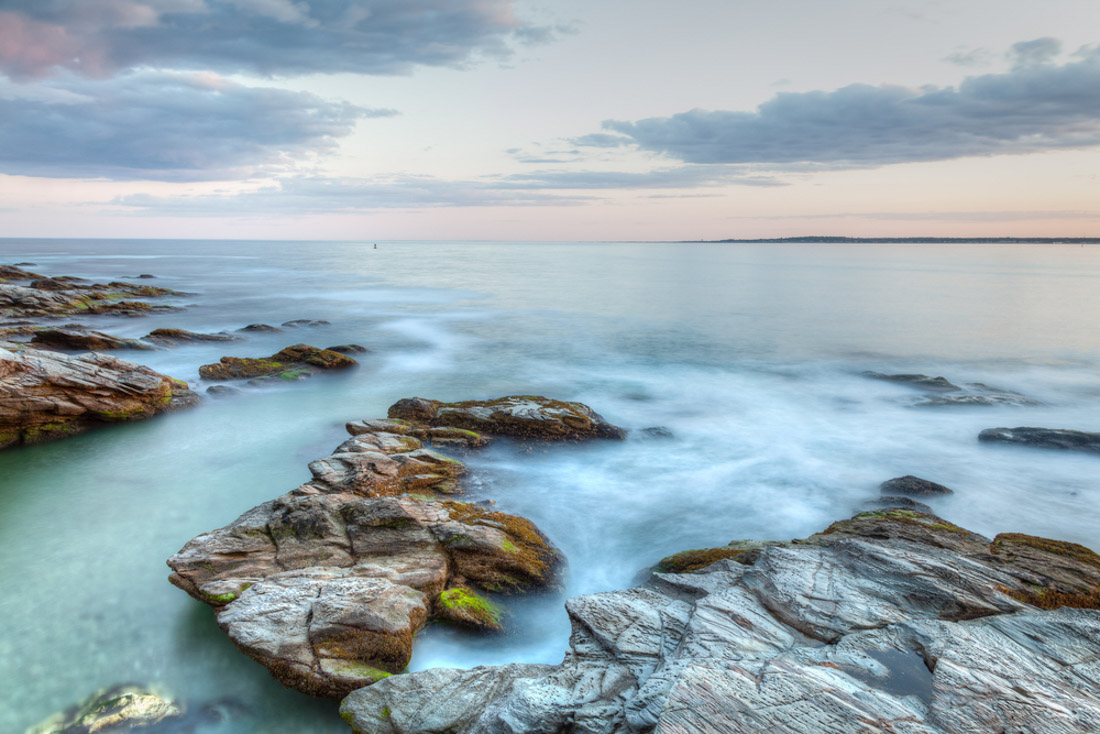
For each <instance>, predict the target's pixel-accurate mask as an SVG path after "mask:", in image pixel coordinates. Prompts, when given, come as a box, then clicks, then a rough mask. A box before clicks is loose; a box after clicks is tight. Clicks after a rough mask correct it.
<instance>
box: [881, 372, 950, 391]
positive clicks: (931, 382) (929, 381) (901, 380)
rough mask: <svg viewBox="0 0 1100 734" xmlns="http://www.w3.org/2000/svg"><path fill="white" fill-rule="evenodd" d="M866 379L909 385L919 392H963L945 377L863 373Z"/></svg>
mask: <svg viewBox="0 0 1100 734" xmlns="http://www.w3.org/2000/svg"><path fill="white" fill-rule="evenodd" d="M862 374H863V376H864V377H870V378H872V379H875V380H886V381H887V382H896V383H898V384H899V385H908V386H909V387H915V388H917V389H918V390H928V391H930V392H956V391H959V390H962V388H961V387H959V386H958V385H953V384H952V383H950V382H948V381H947V378H945V377H929V376H928V375H919V374H916V375H887V374H883V373H882V372H871V371H867V372H863V373H862Z"/></svg>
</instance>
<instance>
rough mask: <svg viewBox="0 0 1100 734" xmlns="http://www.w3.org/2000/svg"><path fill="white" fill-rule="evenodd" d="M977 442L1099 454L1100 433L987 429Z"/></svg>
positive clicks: (1019, 428)
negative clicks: (997, 442)
mask: <svg viewBox="0 0 1100 734" xmlns="http://www.w3.org/2000/svg"><path fill="white" fill-rule="evenodd" d="M978 440H979V441H999V442H1001V443H1011V444H1018V445H1021V446H1038V447H1041V448H1047V449H1066V450H1070V449H1072V450H1076V451H1091V452H1094V453H1095V452H1100V433H1087V432H1085V431H1071V430H1067V429H1064V428H1031V427H1026V426H1024V427H1018V428H987V429H985V430H984V431H982V432H981V433H979V434H978Z"/></svg>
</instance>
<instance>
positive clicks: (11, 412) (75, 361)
mask: <svg viewBox="0 0 1100 734" xmlns="http://www.w3.org/2000/svg"><path fill="white" fill-rule="evenodd" d="M198 401H199V397H198V395H196V394H195V393H193V392H191V390H189V389H188V387H187V383H185V382H182V381H181V380H175V379H173V378H171V377H167V376H165V375H162V374H160V373H158V372H154V371H153V370H151V369H149V368H148V367H143V366H141V365H137V364H134V363H132V362H126V361H124V360H121V359H118V358H117V357H113V356H110V355H107V354H100V353H97V352H92V353H90V354H83V355H78V356H70V355H66V354H62V353H60V352H51V351H44V350H41V349H29V348H28V349H23V350H22V351H20V352H13V351H9V350H7V349H3V348H0V448H6V447H8V446H16V445H19V444H31V443H40V442H42V441H47V440H51V439H55V438H64V437H66V436H71V435H74V434H76V433H80V432H82V431H84V430H87V429H88V428H91V427H93V426H96V425H102V424H106V423H119V422H123V421H133V420H140V419H142V418H149V417H151V416H154V415H157V414H158V413H163V412H165V411H169V410H174V409H176V408H181V407H186V406H191V405H195V404H196V403H197V402H198Z"/></svg>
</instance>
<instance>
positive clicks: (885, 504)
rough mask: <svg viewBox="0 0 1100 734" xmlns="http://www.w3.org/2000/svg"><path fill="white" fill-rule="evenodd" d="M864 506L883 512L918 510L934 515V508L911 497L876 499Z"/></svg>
mask: <svg viewBox="0 0 1100 734" xmlns="http://www.w3.org/2000/svg"><path fill="white" fill-rule="evenodd" d="M863 505H864V507H869V508H874V509H882V510H916V511H917V512H927V513H929V514H931V513H932V508H931V507H929V506H928V505H926V504H924V503H923V502H917V501H916V500H915V499H911V498H909V497H897V496H894V495H883V496H882V497H876V498H875V499H873V500H867V501H866V502H864V503H863Z"/></svg>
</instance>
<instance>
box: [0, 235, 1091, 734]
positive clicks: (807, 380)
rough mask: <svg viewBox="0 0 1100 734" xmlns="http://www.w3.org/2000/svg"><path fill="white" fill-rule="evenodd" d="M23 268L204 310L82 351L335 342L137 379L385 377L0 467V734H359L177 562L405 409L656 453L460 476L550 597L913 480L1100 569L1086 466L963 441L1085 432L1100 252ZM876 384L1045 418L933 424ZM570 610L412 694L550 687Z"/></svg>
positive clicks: (520, 604) (806, 527)
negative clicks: (159, 721) (200, 716)
mask: <svg viewBox="0 0 1100 734" xmlns="http://www.w3.org/2000/svg"><path fill="white" fill-rule="evenodd" d="M25 260H26V261H31V262H35V263H37V266H36V267H35V268H34V269H35V270H38V271H42V272H46V273H52V274H73V275H82V276H85V277H89V278H94V279H101V280H102V279H120V278H126V277H133V276H136V275H137V274H139V273H153V274H156V275H157V276H158V278H159V279H158V280H156V281H149V282H151V283H155V284H158V285H163V286H167V287H170V288H175V289H178V290H183V291H189V292H191V293H194V294H195V295H193V296H188V297H184V298H181V299H180V300H179V303H181V304H191V305H190V307H189V308H187V310H184V311H180V312H177V313H173V314H158V315H155V316H151V317H149V318H144V319H117V318H114V319H112V318H109V317H100V318H99V319H98V320H96V319H94V318H93V319H86V320H85V323H87V324H89V325H90V326H93V327H95V328H102V329H104V330H108V331H111V332H113V333H117V334H120V335H123V336H141V335H143V334H145V333H148V332H149V331H151V330H152V329H154V328H158V327H168V326H172V327H180V328H186V329H192V330H195V331H216V330H220V329H236V328H239V327H241V326H244V325H245V324H249V323H253V322H267V323H274V324H278V323H281V322H283V321H287V320H290V319H298V318H309V319H327V320H329V321H331V322H332V325H331V326H328V327H321V328H316V329H306V330H297V331H288V332H286V333H283V334H260V335H254V336H251V337H250V339H249V341H247V342H242V343H239V344H228V345H226V344H214V345H193V346H185V347H181V348H178V349H174V350H163V351H158V352H140V353H134V354H133V355H131V356H132V357H133V358H134V359H135V360H136V361H139V362H143V363H145V364H149V365H151V366H152V367H154V368H155V369H158V370H160V371H162V372H165V373H167V374H171V375H173V376H174V377H178V378H182V379H185V380H188V381H189V382H192V383H193V384H198V385H199V386H200V387H205V386H203V385H201V383H199V380H198V373H197V369H198V366H199V365H200V364H203V363H207V362H212V361H216V360H217V358H218V357H220V356H222V355H223V354H234V355H237V356H259V355H265V354H271V353H272V352H274V351H276V350H278V349H280V348H281V347H283V346H286V345H288V344H291V343H295V342H298V341H305V342H309V343H312V344H314V345H316V346H330V345H334V344H343V343H348V342H355V343H359V344H362V345H364V346H366V347H368V348H369V349H371V352H370V353H369V354H366V355H363V357H362V360H361V361H362V366H361V367H360V368H359V369H358V370H355V371H354V372H351V373H348V374H340V375H325V376H320V377H317V378H314V379H313V380H309V381H304V382H301V383H294V384H287V385H278V386H273V387H266V388H262V389H261V388H254V389H247V390H246V391H245V392H244V393H243V394H242V395H240V396H238V397H236V398H233V399H229V400H223V401H215V400H208V401H205V402H204V404H203V405H202V406H200V407H199V408H196V409H194V410H190V411H185V412H180V413H176V414H172V415H168V416H163V417H161V418H157V419H154V420H151V421H147V422H143V423H135V424H130V425H125V426H120V427H114V428H111V429H109V430H101V431H96V432H92V433H89V434H85V435H83V436H79V437H76V438H73V439H70V440H67V441H62V442H58V443H54V444H49V445H45V446H37V447H32V448H27V449H19V450H12V451H6V452H3V453H0V588H3V589H4V590H5V593H4V595H3V597H2V601H0V610H2V618H3V620H4V622H5V624H4V625H3V627H2V629H0V680H3V681H5V697H4V698H5V702H6V703H5V706H3V707H0V731H13V732H19V731H22V730H23V729H25V728H26V727H27V726H29V725H31V724H34V723H35V722H37V721H38V720H40V719H42V718H45V717H46V716H48V715H49V714H51V713H52V712H54V711H56V710H59V709H61V708H64V707H66V706H68V705H70V704H71V703H74V702H75V701H77V700H79V699H80V698H82V697H84V696H86V695H88V694H90V693H92V692H94V691H95V690H96V689H98V688H101V687H105V686H109V685H113V684H118V683H124V682H131V681H133V682H139V683H146V684H154V685H158V686H160V687H162V688H163V689H164V690H165V691H166V692H167V693H169V694H170V695H172V696H174V697H176V698H178V699H180V700H181V701H184V702H186V703H187V704H188V705H189V706H191V707H192V709H193V710H198V709H200V708H201V707H202V706H204V705H207V704H212V703H220V705H222V706H223V708H224V709H225V710H227V711H228V712H229V713H228V715H227V718H226V719H225V721H223V722H222V723H221V724H211V725H209V726H206V727H205V728H201V729H200V730H199V731H201V732H230V731H232V732H341V731H346V727H345V726H344V725H343V723H342V722H341V721H340V720H339V717H338V716H337V714H336V705H335V702H330V701H323V700H315V699H311V698H308V697H306V696H302V695H300V694H297V693H294V692H291V691H287V690H285V689H283V688H282V687H281V686H280V685H278V684H277V683H275V682H274V681H273V680H272V679H271V678H270V676H269V675H268V674H267V672H266V671H265V670H264V669H263V668H262V667H260V666H258V665H257V664H255V663H253V662H252V661H250V660H248V659H247V658H245V657H244V656H243V655H241V654H240V653H238V652H237V651H236V650H235V649H234V648H233V645H232V644H231V643H230V642H229V641H228V639H227V638H226V637H225V636H224V635H223V634H222V633H221V631H220V630H219V629H218V628H217V626H216V624H215V623H214V620H213V615H212V613H211V612H210V610H209V609H208V608H207V607H205V606H204V605H202V604H199V603H197V602H195V601H193V600H191V599H190V598H189V597H187V596H186V595H185V594H184V593H183V592H181V591H179V590H177V589H175V588H173V587H171V586H170V585H169V584H168V583H167V580H166V578H167V574H168V569H167V568H166V567H165V565H164V559H166V558H167V557H168V556H170V555H171V554H172V553H174V552H175V551H176V550H178V549H179V547H180V546H182V545H183V544H184V543H185V542H186V541H187V540H189V539H190V538H191V537H193V536H195V535H197V534H199V533H201V532H204V531H206V530H209V529H213V528H216V527H219V526H221V525H224V524H226V523H228V522H230V521H231V520H233V519H234V518H235V517H236V516H237V515H239V514H240V513H241V512H243V511H245V510H247V509H248V508H250V507H252V506H254V505H256V504H258V503H260V502H262V501H265V500H267V499H270V498H272V497H274V496H277V495H279V494H281V493H283V492H285V491H288V490H290V489H292V488H294V487H295V486H297V485H298V484H299V483H301V482H302V481H305V480H306V479H308V477H309V473H308V470H307V469H306V464H307V463H308V462H309V461H310V460H312V459H314V458H317V457H319V456H322V455H325V454H327V453H329V452H330V451H331V450H332V449H333V448H334V447H335V446H336V445H337V444H338V443H339V442H340V441H341V440H342V438H343V437H344V435H345V434H344V432H343V428H342V426H343V423H344V422H346V421H348V420H354V419H359V418H368V417H376V416H381V415H384V414H385V411H386V408H387V407H388V406H389V405H390V404H391V403H393V402H394V401H396V400H397V399H399V398H402V397H408V396H411V395H420V396H423V397H432V398H439V399H444V400H451V399H472V398H487V397H495V396H499V395H505V394H510V393H523V394H530V393H542V394H546V395H550V396H553V397H558V398H563V399H571V400H581V401H584V402H586V403H588V404H589V405H591V406H593V407H594V408H595V409H596V410H598V411H599V412H601V413H602V414H603V415H604V416H605V417H606V418H608V419H609V420H611V421H612V422H614V423H617V424H619V425H622V426H625V427H627V428H631V429H641V428H644V427H648V426H664V427H667V428H668V429H669V430H670V431H671V432H672V434H673V437H672V438H671V439H667V440H654V439H647V438H646V437H645V436H644V434H642V433H641V432H640V431H638V430H635V431H634V433H633V434H632V436H631V437H630V438H629V439H628V440H627V441H625V442H622V443H598V444H591V445H583V446H575V445H570V446H548V447H536V448H535V449H534V450H525V449H524V447H519V446H516V445H513V444H509V443H506V442H500V443H498V444H496V445H494V446H493V447H491V448H489V449H487V450H485V451H483V452H480V453H477V454H472V455H471V456H470V457H468V458H467V461H468V463H469V465H470V469H471V476H470V483H469V484H470V492H471V495H472V496H473V497H474V498H493V499H495V500H497V507H498V508H499V509H501V510H504V511H507V512H514V513H518V514H522V515H525V516H527V517H529V518H531V519H532V520H533V521H534V522H535V523H536V524H538V525H539V526H540V527H541V528H542V529H543V530H544V531H545V532H547V534H548V535H549V536H550V537H551V538H552V539H553V540H554V542H555V543H557V544H558V545H559V546H560V547H561V548H562V549H563V551H564V552H565V553H566V555H567V557H568V558H569V560H570V571H569V576H568V581H567V589H566V595H574V594H578V593H587V592H592V591H600V590H607V589H611V588H621V587H624V586H628V585H630V584H631V583H632V582H633V580H634V579H635V577H636V575H637V573H638V572H639V570H641V569H642V568H643V567H645V566H647V565H649V564H650V563H652V562H654V561H656V560H657V559H659V558H661V557H662V556H664V555H667V554H668V553H671V552H674V551H677V550H682V549H684V548H693V547H705V546H710V545H716V544H722V543H725V542H728V541H729V540H731V539H733V538H741V537H755V538H791V537H798V536H804V535H807V534H809V533H812V532H815V531H817V530H820V529H822V528H823V527H824V526H825V525H827V524H828V523H829V522H831V521H833V520H835V519H838V518H840V517H844V516H847V515H849V514H851V513H852V512H854V511H856V510H858V509H859V507H860V505H861V503H862V502H863V501H865V500H867V499H869V498H872V497H874V496H876V495H877V489H876V487H877V485H878V483H879V482H881V481H883V480H884V479H888V478H890V477H893V476H898V475H900V474H910V473H911V474H917V475H919V476H924V477H926V478H928V479H932V480H934V481H937V482H940V483H943V484H946V485H948V486H950V487H953V488H954V489H956V490H957V494H956V495H954V496H952V497H950V498H947V499H944V500H939V501H938V504H936V509H937V511H939V512H940V513H941V514H943V515H944V516H945V517H947V518H948V519H950V520H952V521H953V522H956V523H958V524H960V525H963V526H965V527H968V528H970V529H972V530H975V531H978V532H981V533H984V534H987V535H992V534H995V533H997V532H1002V531H1019V532H1027V533H1034V534H1038V535H1046V536H1052V537H1058V538H1062V539H1066V540H1071V541H1076V542H1080V543H1084V544H1086V545H1090V546H1092V547H1094V548H1097V547H1100V530H1098V528H1100V502H1097V499H1098V495H1100V488H1098V487H1097V484H1096V482H1095V476H1096V474H1097V469H1098V467H1100V458H1097V457H1094V456H1089V455H1075V454H1062V453H1058V452H1044V451H1038V450H1027V449H1018V448H1011V447H995V446H988V445H980V444H978V443H977V441H976V436H977V433H978V432H979V431H980V430H981V429H983V428H988V427H993V426H1018V425H1040V426H1050V427H1064V428H1077V429H1082V430H1100V420H1098V419H1097V418H1096V416H1097V415H1098V411H1097V408H1098V407H1100V371H1098V367H1100V343H1098V341H1097V339H1096V337H1095V323H1096V321H1097V316H1100V306H1098V303H1097V295H1096V294H1097V293H1100V248H1096V247H1085V248H1081V247H1076V246H1055V245H1042V246H1024V245H1020V246H999V245H996V246H994V245H981V246H979V245H966V246H962V245H950V246H948V245H891V246H886V245H845V246H821V245H790V246H786V245H784V246H780V245H674V244H596V243H589V244H559V243H535V244H503V243H502V244H486V243H411V242H410V243H390V242H382V243H379V247H378V249H377V250H375V249H373V248H372V247H371V243H286V242H249V243H242V242H152V241H43V240H0V262H7V263H14V262H19V261H25ZM862 370H878V371H883V372H924V373H926V374H930V375H944V376H946V377H947V378H948V379H951V380H952V381H955V382H983V383H987V384H991V385H996V386H999V387H1003V388H1007V389H1012V390H1017V391H1019V392H1022V393H1025V394H1026V395H1028V396H1030V397H1032V398H1036V399H1038V400H1041V401H1042V402H1043V403H1044V405H1043V406H1041V407H1033V408H1012V407H996V408H946V409H918V408H913V407H910V405H909V403H910V402H911V401H912V399H913V398H915V397H918V394H917V393H914V392H912V391H910V390H908V389H907V388H904V387H901V386H897V385H892V384H889V383H884V382H878V381H873V380H868V379H866V378H864V377H862V376H860V375H859V372H860V371H862ZM528 448H529V447H528ZM563 598H564V596H554V597H540V598H537V599H529V600H518V601H516V602H515V603H514V604H513V605H512V612H513V617H514V621H515V626H516V628H517V631H516V632H515V633H513V634H511V635H509V636H506V637H504V638H502V639H501V638H478V637H471V636H469V635H464V634H460V633H457V632H454V631H451V630H447V629H444V628H430V629H429V630H427V631H426V632H425V633H423V634H422V636H421V639H420V640H419V641H418V647H417V652H416V655H415V657H414V661H413V667H414V668H421V667H427V666H432V665H460V666H472V665H477V664H482V663H493V662H504V661H510V660H526V661H540V662H558V661H559V660H560V659H561V653H562V651H563V650H564V647H565V644H566V641H567V638H568V622H567V620H566V618H565V615H564V612H563V610H562V600H563Z"/></svg>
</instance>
